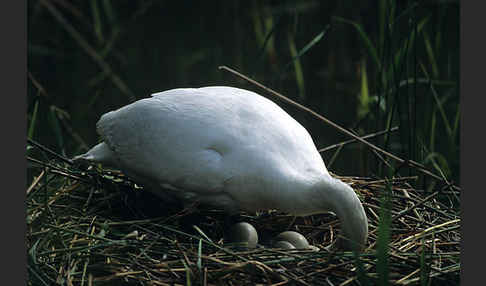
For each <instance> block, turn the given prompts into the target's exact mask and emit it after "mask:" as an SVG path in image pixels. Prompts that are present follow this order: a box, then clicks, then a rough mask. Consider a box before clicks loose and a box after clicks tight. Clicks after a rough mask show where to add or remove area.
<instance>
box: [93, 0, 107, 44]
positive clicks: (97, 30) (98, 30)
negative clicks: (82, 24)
mask: <svg viewBox="0 0 486 286" xmlns="http://www.w3.org/2000/svg"><path fill="white" fill-rule="evenodd" d="M91 11H92V13H93V27H94V34H95V35H96V38H97V40H98V42H99V43H103V42H104V37H103V28H102V25H101V16H100V10H99V8H98V1H97V0H91Z"/></svg>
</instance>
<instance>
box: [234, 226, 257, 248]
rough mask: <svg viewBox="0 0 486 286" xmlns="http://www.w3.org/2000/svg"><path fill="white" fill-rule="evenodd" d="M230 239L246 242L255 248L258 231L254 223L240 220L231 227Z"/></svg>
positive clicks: (248, 245) (249, 246) (236, 241)
mask: <svg viewBox="0 0 486 286" xmlns="http://www.w3.org/2000/svg"><path fill="white" fill-rule="evenodd" d="M229 240H230V241H231V242H235V243H242V244H246V246H247V247H248V248H255V247H256V245H257V243H258V232H257V230H256V229H255V227H253V225H251V224H249V223H247V222H239V223H236V224H234V225H233V226H232V227H231V228H230V230H229Z"/></svg>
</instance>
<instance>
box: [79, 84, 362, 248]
mask: <svg viewBox="0 0 486 286" xmlns="http://www.w3.org/2000/svg"><path fill="white" fill-rule="evenodd" d="M97 131H98V133H99V134H100V135H101V137H102V139H103V142H102V143H100V144H98V145H96V146H94V147H93V148H92V149H91V150H89V151H88V152H87V153H85V154H83V155H80V156H77V157H75V158H74V160H77V161H80V160H81V161H91V162H100V163H104V164H109V165H112V166H115V167H118V168H120V169H121V170H123V171H124V172H125V173H126V174H127V175H128V176H129V177H131V178H133V179H134V180H135V181H138V182H140V183H142V184H144V185H146V186H147V187H148V188H149V189H150V190H151V191H152V192H154V193H155V194H157V195H159V196H161V197H163V198H165V199H177V200H182V201H184V202H192V201H199V202H201V203H204V204H209V205H212V206H215V207H218V208H222V209H224V210H226V211H228V212H229V213H236V212H238V211H241V210H243V211H249V212H253V211H257V210H264V209H278V210H280V211H284V212H288V213H291V214H294V215H297V216H305V215H311V214H318V213H325V212H330V211H331V212H334V213H335V214H336V215H337V216H338V218H339V220H340V223H341V228H342V234H343V236H344V237H345V238H347V239H344V240H341V241H340V246H341V247H343V248H345V249H353V250H360V249H362V248H363V246H364V245H365V243H366V240H367V236H368V221H367V218H366V214H365V211H364V209H363V206H362V204H361V202H360V200H359V199H358V197H357V196H356V193H355V192H354V190H353V189H352V188H351V187H350V186H349V185H347V184H345V183H343V182H342V181H340V180H338V179H334V178H332V177H331V176H330V175H329V173H328V171H327V169H326V166H325V165H324V162H323V160H322V158H321V156H320V155H319V153H318V151H317V149H316V147H315V145H314V143H313V141H312V138H311V136H310V135H309V133H308V132H307V130H306V129H305V128H304V127H303V126H302V125H300V124H299V123H298V122H297V121H296V120H294V119H293V118H292V117H290V116H289V115H288V114H287V113H286V112H285V111H284V110H283V109H281V108H280V107H279V106H278V105H276V104H275V103H273V102H272V101H270V100H268V99H266V98H264V97H262V96H260V95H258V94H256V93H254V92H251V91H248V90H244V89H239V88H234V87H226V86H213V87H202V88H179V89H172V90H168V91H164V92H159V93H155V94H153V95H152V97H150V98H145V99H142V100H139V101H136V102H134V103H132V104H129V105H127V106H124V107H122V108H120V109H118V110H115V111H111V112H108V113H106V114H104V115H103V116H102V117H101V119H100V120H99V122H98V123H97ZM162 189H164V191H162ZM167 190H168V191H167Z"/></svg>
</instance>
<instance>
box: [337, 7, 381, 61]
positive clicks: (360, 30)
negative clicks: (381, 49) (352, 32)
mask: <svg viewBox="0 0 486 286" xmlns="http://www.w3.org/2000/svg"><path fill="white" fill-rule="evenodd" d="M332 18H333V20H335V21H337V22H341V23H346V24H349V25H351V26H353V27H354V28H355V29H356V31H358V34H359V36H360V37H361V39H362V40H363V42H364V44H365V46H366V49H367V50H368V53H369V54H370V55H371V58H372V59H373V61H374V62H375V64H376V66H377V67H378V70H380V69H381V61H380V59H379V57H378V52H377V51H376V48H375V46H374V45H373V43H372V42H371V40H370V38H369V37H368V35H367V34H366V32H365V31H364V29H363V27H362V26H361V25H360V24H358V23H356V22H354V21H351V20H347V19H344V18H341V17H338V16H333V17H332Z"/></svg>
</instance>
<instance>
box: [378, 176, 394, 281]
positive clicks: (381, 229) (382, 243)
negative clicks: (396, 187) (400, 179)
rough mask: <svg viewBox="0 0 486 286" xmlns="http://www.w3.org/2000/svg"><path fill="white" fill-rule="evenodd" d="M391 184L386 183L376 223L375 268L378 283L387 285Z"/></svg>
mask: <svg viewBox="0 0 486 286" xmlns="http://www.w3.org/2000/svg"><path fill="white" fill-rule="evenodd" d="M390 194H391V185H390V183H387V185H386V189H385V192H384V193H383V197H382V198H381V206H380V221H379V225H378V239H377V256H378V257H377V262H376V269H377V273H378V285H388V279H389V271H390V270H389V261H388V245H389V243H390V230H391V214H390V210H391V198H390Z"/></svg>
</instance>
